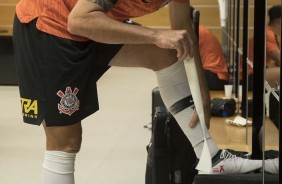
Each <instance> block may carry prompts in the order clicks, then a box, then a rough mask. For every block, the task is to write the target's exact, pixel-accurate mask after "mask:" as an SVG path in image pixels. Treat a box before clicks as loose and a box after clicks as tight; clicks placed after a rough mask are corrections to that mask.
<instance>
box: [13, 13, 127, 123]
mask: <svg viewBox="0 0 282 184" xmlns="http://www.w3.org/2000/svg"><path fill="white" fill-rule="evenodd" d="M36 21H37V20H36V19H35V20H33V21H31V22H30V23H28V24H22V23H20V21H19V20H18V18H17V17H15V20H14V29H13V30H14V33H13V38H14V50H15V62H16V67H17V73H18V76H19V88H20V96H21V100H22V111H23V119H24V122H26V123H30V124H35V125H40V124H41V123H42V121H43V120H44V121H45V122H46V125H47V126H67V125H71V124H74V123H77V122H79V121H81V120H82V119H84V118H85V117H87V116H88V115H90V114H92V113H94V112H95V111H97V110H98V109H99V105H98V96H97V87H96V82H97V80H98V79H99V78H100V77H101V76H102V75H103V74H104V73H105V72H106V71H107V70H108V69H109V66H108V63H109V62H110V60H111V59H112V58H113V57H114V55H115V54H116V53H117V52H118V51H119V49H120V48H121V46H122V45H108V44H101V43H97V42H94V41H86V42H76V41H72V40H67V39H63V38H59V37H56V36H53V35H50V34H47V33H44V32H42V31H39V30H38V29H37V28H36ZM31 103H32V104H33V106H31ZM31 107H32V108H31Z"/></svg>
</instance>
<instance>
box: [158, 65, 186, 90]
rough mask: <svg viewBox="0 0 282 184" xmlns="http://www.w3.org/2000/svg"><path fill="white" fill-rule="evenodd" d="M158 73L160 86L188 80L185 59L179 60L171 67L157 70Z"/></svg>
mask: <svg viewBox="0 0 282 184" xmlns="http://www.w3.org/2000/svg"><path fill="white" fill-rule="evenodd" d="M156 75H157V80H158V87H160V88H162V87H166V86H168V85H169V86H173V85H177V84H180V83H183V82H187V81H188V79H187V76H186V71H185V66H184V62H183V61H177V62H176V63H174V64H172V65H171V66H169V67H166V68H164V69H162V70H159V71H156Z"/></svg>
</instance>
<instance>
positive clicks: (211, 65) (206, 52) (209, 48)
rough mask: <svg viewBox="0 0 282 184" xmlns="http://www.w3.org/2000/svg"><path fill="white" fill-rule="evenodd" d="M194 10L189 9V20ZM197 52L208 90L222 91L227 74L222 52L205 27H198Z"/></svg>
mask: <svg viewBox="0 0 282 184" xmlns="http://www.w3.org/2000/svg"><path fill="white" fill-rule="evenodd" d="M193 11H194V8H193V7H191V11H190V12H191V18H193V15H192V12H193ZM199 50H200V55H201V59H202V64H203V68H204V71H205V75H206V79H207V82H208V87H209V89H210V90H224V85H225V84H228V81H229V74H228V69H227V64H226V60H225V57H224V54H223V50H222V47H221V44H220V42H219V41H218V39H217V38H216V37H215V36H214V35H213V33H212V32H211V31H210V30H208V29H207V28H206V27H205V26H203V25H200V26H199Z"/></svg>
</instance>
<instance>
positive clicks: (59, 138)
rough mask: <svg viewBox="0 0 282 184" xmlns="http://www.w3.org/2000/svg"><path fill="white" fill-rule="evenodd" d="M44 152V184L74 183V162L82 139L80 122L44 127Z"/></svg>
mask: <svg viewBox="0 0 282 184" xmlns="http://www.w3.org/2000/svg"><path fill="white" fill-rule="evenodd" d="M43 125H44V130H45V134H46V152H45V157H44V162H43V180H44V183H45V184H58V183H60V184H74V183H75V182H74V163H75V157H76V153H78V152H79V150H80V146H81V141H82V128H81V123H80V122H78V123H76V124H74V125H70V126H55V127H46V125H45V123H43Z"/></svg>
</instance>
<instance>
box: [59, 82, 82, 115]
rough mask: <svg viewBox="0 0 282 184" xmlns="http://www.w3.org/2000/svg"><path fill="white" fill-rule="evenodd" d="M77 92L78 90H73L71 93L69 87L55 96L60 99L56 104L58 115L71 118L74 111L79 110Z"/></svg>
mask: <svg viewBox="0 0 282 184" xmlns="http://www.w3.org/2000/svg"><path fill="white" fill-rule="evenodd" d="M78 91H79V89H77V88H74V90H73V91H72V89H71V87H67V88H66V91H65V93H63V92H62V91H61V90H60V91H58V92H57V95H58V96H59V97H61V100H60V103H59V104H58V109H59V111H60V113H64V114H67V115H69V116H71V115H72V114H73V113H74V112H75V111H77V110H79V100H78V98H77V96H76V95H77V93H78Z"/></svg>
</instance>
